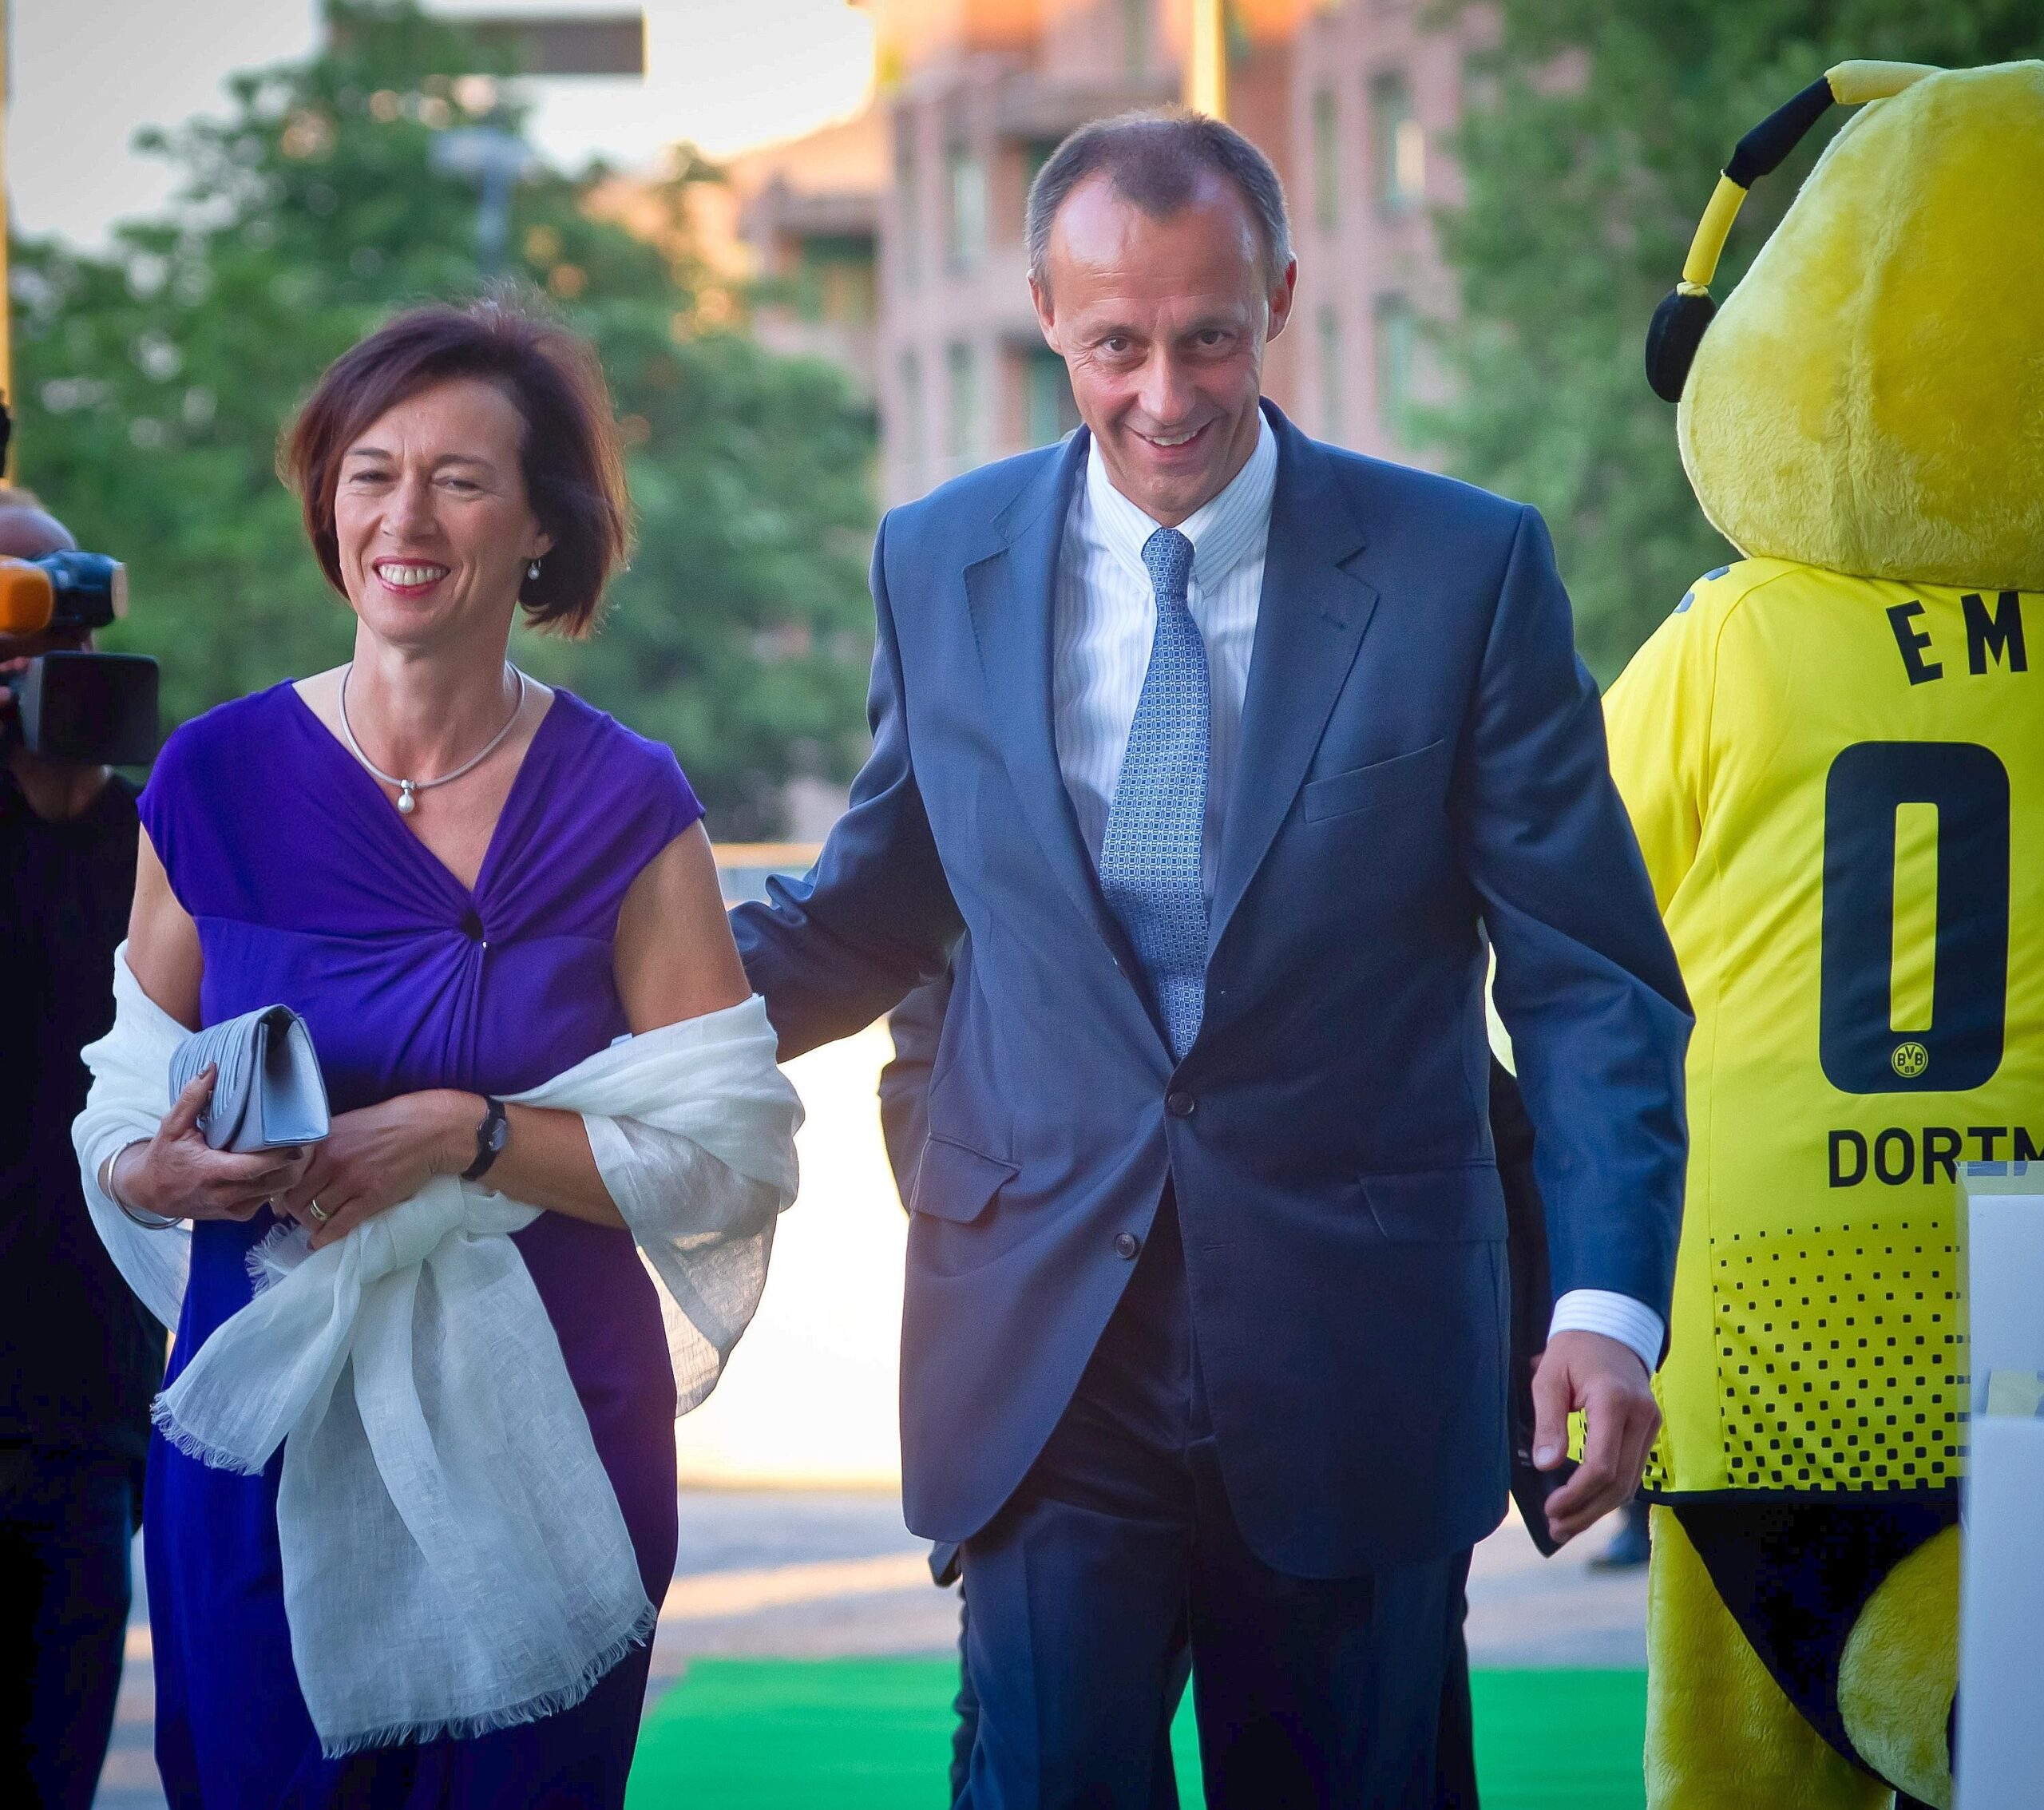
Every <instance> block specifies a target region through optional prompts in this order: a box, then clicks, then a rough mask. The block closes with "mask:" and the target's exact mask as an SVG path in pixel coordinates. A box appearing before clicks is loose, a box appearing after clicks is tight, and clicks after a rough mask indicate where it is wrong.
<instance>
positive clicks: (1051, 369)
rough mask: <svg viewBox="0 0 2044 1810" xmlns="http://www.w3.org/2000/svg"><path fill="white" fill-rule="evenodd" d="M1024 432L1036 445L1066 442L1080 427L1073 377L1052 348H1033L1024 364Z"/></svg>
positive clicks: (1030, 349) (1029, 440) (1029, 441)
mask: <svg viewBox="0 0 2044 1810" xmlns="http://www.w3.org/2000/svg"><path fill="white" fill-rule="evenodd" d="M1022 413H1023V420H1022V431H1023V433H1024V435H1025V436H1026V437H1027V438H1028V443H1029V444H1030V445H1031V446H1049V445H1050V444H1051V442H1052V441H1054V440H1062V439H1063V438H1064V437H1065V435H1066V434H1069V433H1070V432H1071V431H1072V429H1074V428H1075V427H1076V426H1078V425H1079V405H1078V403H1077V402H1075V401H1074V400H1073V399H1072V374H1071V373H1070V372H1069V371H1068V370H1066V369H1065V368H1064V359H1062V358H1060V357H1059V356H1058V355H1057V354H1056V353H1055V352H1053V351H1052V350H1051V349H1050V347H1048V346H1032V347H1030V348H1029V351H1028V354H1027V355H1026V356H1025V357H1024V360H1023V365H1022Z"/></svg>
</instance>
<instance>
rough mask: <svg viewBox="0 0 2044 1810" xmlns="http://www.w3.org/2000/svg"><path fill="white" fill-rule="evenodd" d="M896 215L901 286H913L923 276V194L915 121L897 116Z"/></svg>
mask: <svg viewBox="0 0 2044 1810" xmlns="http://www.w3.org/2000/svg"><path fill="white" fill-rule="evenodd" d="M894 132H895V138H894V218H895V220H896V221H897V223H898V225H899V228H900V232H901V250H900V253H899V256H900V259H901V285H902V287H904V288H905V289H913V288H914V287H915V286H916V283H917V279H918V278H920V277H921V275H922V197H921V195H920V194H918V193H917V182H916V141H915V122H914V121H913V120H911V119H908V118H905V117H902V116H901V114H899V113H897V114H896V115H895V117H894Z"/></svg>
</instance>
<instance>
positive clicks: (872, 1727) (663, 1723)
mask: <svg viewBox="0 0 2044 1810" xmlns="http://www.w3.org/2000/svg"><path fill="white" fill-rule="evenodd" d="M956 1681H957V1673H956V1670H955V1668H954V1667H953V1665H952V1664H951V1662H949V1661H945V1660H942V1659H831V1660H819V1661H801V1660H774V1659H699V1660H698V1661H695V1664H694V1665H691V1666H690V1668H689V1670H688V1675H687V1677H686V1678H684V1679H683V1681H681V1683H679V1685H675V1688H674V1689H671V1691H669V1692H668V1693H667V1696H666V1697H664V1698H663V1699H662V1700H661V1701H660V1703H659V1704H658V1705H656V1707H655V1709H654V1710H653V1713H652V1715H651V1716H650V1717H648V1718H647V1721H646V1725H645V1728H644V1731H643V1732H642V1733H641V1734H640V1737H639V1759H638V1763H637V1764H636V1766H635V1767H634V1768H632V1790H631V1793H630V1796H628V1799H627V1804H628V1810H669V1807H670V1806H671V1807H672V1810H815V1807H816V1806H818V1805H827V1806H830V1810H941V1807H942V1805H943V1804H944V1802H945V1796H944V1768H945V1762H946V1759H947V1756H948V1754H949V1746H948V1743H949V1737H950V1732H951V1692H952V1689H953V1685H955V1684H956ZM1472 1688H1473V1689H1474V1692H1475V1695H1476V1763H1477V1767H1478V1770H1479V1772H1480V1776H1481V1779H1482V1783H1483V1807H1484V1810H1639V1806H1640V1805H1641V1804H1642V1802H1643V1801H1644V1792H1643V1791H1642V1787H1641V1784H1640V1745H1641V1741H1642V1734H1643V1730H1644V1729H1645V1726H1646V1674H1645V1673H1642V1672H1479V1673H1476V1677H1475V1680H1474V1683H1473V1686H1472ZM1173 1741H1174V1745H1175V1747H1176V1749H1177V1753H1178V1784H1179V1791H1180V1793H1181V1795H1182V1798H1183V1800H1184V1804H1185V1810H1198V1806H1199V1805H1200V1803H1201V1798H1200V1792H1199V1784H1198V1781H1199V1764H1198V1754H1197V1749H1196V1747H1195V1744H1194V1736H1193V1731H1192V1718H1191V1715H1190V1709H1188V1710H1187V1711H1186V1713H1182V1714H1181V1715H1180V1716H1179V1717H1178V1726H1177V1727H1176V1729H1174V1731H1173Z"/></svg>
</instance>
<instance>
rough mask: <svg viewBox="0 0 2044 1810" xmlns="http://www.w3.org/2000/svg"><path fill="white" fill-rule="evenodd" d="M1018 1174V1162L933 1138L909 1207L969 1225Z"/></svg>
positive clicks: (924, 1154) (933, 1216)
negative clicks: (1003, 1159)
mask: <svg viewBox="0 0 2044 1810" xmlns="http://www.w3.org/2000/svg"><path fill="white" fill-rule="evenodd" d="M1017 1173H1018V1171H1017V1168H1016V1165H1015V1164H1014V1163H1012V1162H1002V1161H1001V1160H1000V1158H999V1157H995V1156H982V1155H980V1153H979V1152H978V1151H976V1150H968V1149H966V1147H965V1146H964V1145H963V1144H954V1143H952V1142H951V1141H950V1139H948V1138H932V1139H930V1141H929V1143H927V1144H925V1146H924V1147H923V1160H922V1162H921V1166H920V1167H918V1168H917V1170H916V1191H915V1194H914V1198H913V1199H912V1200H911V1201H910V1202H909V1210H910V1211H911V1212H913V1213H921V1214H926V1215H927V1216H928V1217H929V1218H933V1219H949V1220H953V1221H955V1222H957V1224H959V1225H961V1226H963V1225H965V1224H967V1223H968V1222H970V1221H972V1220H974V1219H976V1218H979V1216H980V1214H982V1213H984V1212H985V1211H986V1210H987V1208H988V1206H991V1205H992V1202H993V1197H994V1196H995V1195H996V1194H999V1193H1000V1190H1001V1188H1002V1186H1004V1184H1005V1183H1007V1182H1011V1181H1012V1180H1013V1179H1014V1178H1015V1176H1016V1174H1017Z"/></svg>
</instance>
